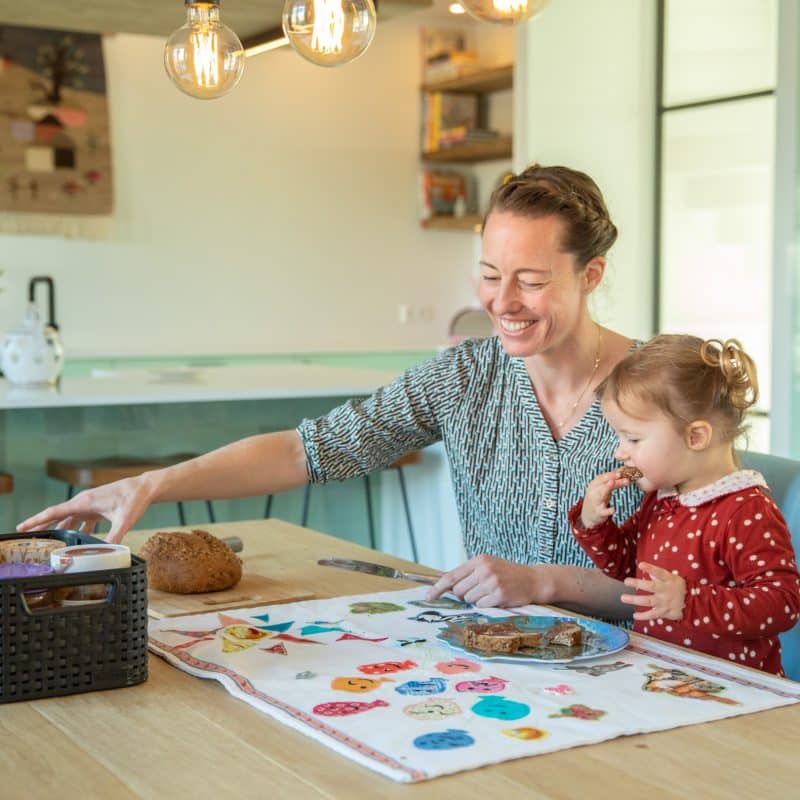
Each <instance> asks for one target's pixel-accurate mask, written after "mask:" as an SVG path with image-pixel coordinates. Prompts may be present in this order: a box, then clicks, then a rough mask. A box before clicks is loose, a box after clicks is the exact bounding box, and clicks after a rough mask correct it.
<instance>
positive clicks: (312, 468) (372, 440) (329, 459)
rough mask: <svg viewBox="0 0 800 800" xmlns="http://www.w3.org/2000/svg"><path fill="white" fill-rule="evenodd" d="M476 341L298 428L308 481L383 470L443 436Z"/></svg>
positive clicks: (469, 367) (470, 371)
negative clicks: (303, 449)
mask: <svg viewBox="0 0 800 800" xmlns="http://www.w3.org/2000/svg"><path fill="white" fill-rule="evenodd" d="M479 345H480V342H478V341H476V340H472V341H467V342H464V343H463V344H462V345H459V346H458V347H454V348H450V349H448V350H446V351H444V352H443V353H441V354H440V355H439V356H437V357H435V358H432V359H430V360H429V361H425V362H423V363H422V364H419V365H417V366H415V367H412V368H411V369H409V370H407V371H406V372H404V373H403V374H402V375H400V376H399V377H398V378H396V379H395V380H394V381H392V383H390V384H387V385H386V386H383V387H381V388H380V389H378V390H377V391H376V392H375V393H374V394H373V395H371V396H370V397H367V398H366V399H363V400H349V401H347V402H346V403H343V404H342V405H340V406H338V407H336V408H334V409H333V410H332V411H330V412H329V413H328V414H326V415H324V416H322V417H318V418H316V419H304V420H303V421H302V422H301V423H300V425H299V426H298V428H297V432H298V433H299V435H300V438H301V440H302V442H303V447H304V448H305V454H306V464H307V469H308V478H309V480H310V481H311V482H312V483H326V482H327V481H331V480H337V481H340V480H347V479H349V478H354V477H358V476H360V475H365V474H367V473H369V472H371V471H373V470H377V469H382V468H384V467H386V466H388V465H389V464H391V463H392V462H393V461H395V460H397V459H398V458H399V457H400V456H402V455H403V454H405V453H407V452H409V451H410V450H415V449H417V448H420V447H426V446H427V445H429V444H433V443H434V442H437V441H439V440H440V439H441V436H442V434H441V431H442V425H443V422H444V420H445V419H446V418H447V417H448V416H449V415H451V414H453V413H456V412H457V410H458V408H459V404H460V402H461V399H462V398H463V397H464V395H465V394H466V390H467V388H468V386H469V382H470V380H471V376H472V375H473V373H474V369H473V368H472V365H473V364H474V362H475V359H476V357H477V356H476V353H475V348H476V347H477V346H479Z"/></svg>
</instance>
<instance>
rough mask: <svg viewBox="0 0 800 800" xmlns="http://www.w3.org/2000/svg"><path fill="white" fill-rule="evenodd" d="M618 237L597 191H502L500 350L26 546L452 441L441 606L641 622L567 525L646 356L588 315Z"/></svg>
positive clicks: (633, 496) (488, 238)
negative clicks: (620, 369) (607, 386)
mask: <svg viewBox="0 0 800 800" xmlns="http://www.w3.org/2000/svg"><path fill="white" fill-rule="evenodd" d="M616 236H617V230H616V228H615V227H614V225H613V223H612V222H611V220H610V218H609V215H608V211H607V209H606V206H605V202H604V200H603V197H602V194H601V193H600V190H599V189H598V188H597V186H596V184H595V183H594V181H592V179H591V178H589V177H588V176H587V175H585V174H583V173H581V172H577V171H575V170H571V169H568V168H566V167H541V166H538V165H534V166H532V167H529V168H528V169H526V170H525V171H524V172H522V173H521V174H520V175H517V176H515V177H514V178H512V179H511V180H510V181H508V182H507V183H505V184H504V185H503V186H501V187H499V188H498V189H497V190H496V191H495V192H494V194H493V195H492V198H491V201H490V207H489V212H488V213H487V216H486V220H485V223H484V229H483V247H482V255H481V264H480V268H481V280H480V290H479V295H480V300H481V304H482V305H483V307H484V308H485V309H486V311H487V312H488V314H489V315H490V317H491V318H492V321H493V323H494V326H495V328H496V330H497V332H498V336H497V337H492V338H490V339H484V340H472V341H467V342H465V343H463V344H462V345H460V346H458V347H455V348H452V349H450V350H448V351H446V352H444V353H442V354H441V355H440V356H438V357H437V358H434V359H432V360H430V361H427V362H425V363H423V364H421V365H419V366H417V367H414V368H412V369H410V370H408V371H407V372H405V373H404V374H403V375H401V376H400V377H399V378H398V379H397V380H395V381H394V382H392V383H391V384H389V385H388V386H385V387H383V388H382V389H379V390H378V391H377V392H376V393H375V394H374V395H373V396H372V397H370V398H368V399H367V400H365V401H363V402H355V401H350V402H348V403H345V404H344V405H342V406H339V407H338V408H335V409H334V410H333V411H331V412H330V413H329V414H327V415H326V416H324V417H321V418H319V419H316V420H308V419H306V420H303V421H302V423H301V424H300V425H299V427H298V428H297V430H294V431H281V432H278V433H270V434H264V435H261V436H253V437H250V438H247V439H243V440H240V441H238V442H234V443H233V444H230V445H227V446H226V447H222V448H220V449H219V450H215V451H213V452H211V453H208V454H206V455H204V456H201V457H199V458H197V459H194V460H192V461H188V462H184V463H182V464H178V465H176V466H173V467H169V468H167V469H163V470H158V471H154V472H149V473H145V474H144V475H141V476H139V477H136V478H130V479H127V480H124V481H119V482H118V483H113V484H108V485H106V486H102V487H99V488H97V489H91V490H88V491H85V492H82V493H80V494H78V495H76V496H75V497H74V498H73V499H71V500H69V501H68V502H66V503H61V504H59V505H56V506H53V507H51V508H48V509H46V510H44V511H42V512H41V513H39V514H36V515H35V516H33V517H31V518H30V519H28V520H26V521H25V522H24V523H22V524H21V525H20V526H19V530H22V531H31V530H36V529H44V528H47V527H52V526H53V525H54V524H58V525H59V527H67V528H74V527H76V526H77V525H78V524H79V523H80V522H87V523H88V524H89V525H90V526H92V525H94V524H95V523H96V521H97V520H99V519H100V518H101V517H105V518H107V519H109V520H110V521H111V530H110V533H109V535H108V537H107V538H108V540H109V541H119V540H120V539H121V538H122V537H123V536H124V534H125V533H126V531H127V530H128V529H129V528H130V527H131V526H132V525H133V524H135V522H136V521H137V520H138V519H139V517H140V516H141V515H142V514H143V513H144V511H145V509H146V508H147V506H148V505H150V504H151V503H156V502H174V501H176V500H178V499H183V500H197V499H205V498H230V497H245V496H249V495H263V494H275V493H276V492H281V491H284V490H287V489H292V488H295V487H298V486H301V485H303V484H304V483H306V482H308V481H312V482H318V483H321V482H325V481H328V480H344V479H347V478H353V477H356V476H358V475H363V474H364V473H366V472H369V471H371V470H375V469H381V468H383V467H385V466H387V465H389V464H390V463H392V462H393V461H394V460H396V459H397V458H398V457H399V456H401V455H402V454H403V453H405V452H407V451H409V450H412V449H416V448H420V447H424V446H426V445H429V444H431V443H433V442H436V441H440V440H441V441H443V442H444V445H445V448H446V450H447V453H448V457H449V460H450V471H451V475H452V479H453V483H454V488H455V493H456V500H457V504H458V509H459V515H460V518H461V524H462V529H463V532H464V542H465V546H466V550H467V553H468V555H469V556H470V559H469V561H467V562H466V563H465V564H462V565H461V566H459V567H457V568H456V569H454V570H451V571H450V572H448V573H446V574H444V575H443V576H442V578H441V579H440V580H439V581H438V583H436V585H435V586H433V587H432V589H431V592H430V597H431V598H433V597H436V596H438V595H440V594H441V593H443V592H445V591H448V590H452V591H453V592H455V593H456V594H457V595H459V596H461V597H463V598H464V599H466V600H468V601H470V602H473V603H476V604H477V605H479V606H517V605H524V604H526V603H531V602H536V603H558V604H560V605H566V606H569V607H571V608H575V609H577V610H582V611H587V612H589V613H595V614H601V615H605V616H615V615H629V613H630V612H629V610H627V609H626V608H625V607H624V606H623V604H622V603H621V602H620V600H619V598H620V595H621V594H622V593H623V588H622V585H621V584H620V583H618V582H617V581H612V580H611V579H609V578H607V577H605V576H604V575H603V574H602V573H600V572H599V571H597V570H595V569H592V568H590V567H591V561H590V560H589V559H588V558H587V557H586V556H585V555H584V554H583V552H582V551H581V549H580V547H579V546H578V545H577V544H576V543H575V541H574V539H573V537H572V534H571V532H570V529H569V524H568V522H567V512H568V511H569V509H570V507H571V506H572V505H573V504H574V503H575V502H577V500H579V499H580V497H581V496H582V492H583V489H584V487H585V486H586V484H588V482H589V481H590V480H591V478H592V477H594V475H596V474H598V473H600V472H607V471H609V470H611V469H613V468H614V467H615V466H617V462H616V461H615V460H614V457H613V453H614V449H615V447H616V439H615V437H614V433H613V431H612V430H611V428H610V427H609V425H608V423H607V422H606V421H605V420H604V419H603V416H602V414H601V413H600V409H599V406H598V403H597V402H596V401H595V400H594V396H593V393H594V389H595V387H596V386H597V385H598V384H599V383H600V381H601V380H602V379H603V378H604V377H605V376H606V375H607V374H608V373H609V372H610V370H611V369H612V367H613V366H614V365H615V364H616V363H617V362H618V361H620V360H621V359H622V358H623V357H624V356H625V354H626V353H627V352H628V351H629V350H630V348H631V347H632V345H633V343H632V341H631V340H630V339H627V338H625V337H623V336H621V335H619V334H617V333H614V332H613V331H610V330H607V329H604V328H601V327H600V326H599V325H597V324H596V323H595V322H594V321H593V320H592V318H591V316H590V315H589V310H588V298H589V295H590V294H591V293H592V292H593V291H594V290H595V288H596V287H597V286H598V284H599V283H600V281H601V280H602V278H603V274H604V272H605V266H606V261H605V255H606V253H607V251H608V250H609V248H610V247H611V245H612V244H613V243H614V241H615V239H616ZM640 499H641V498H640V494H639V491H638V489H637V488H636V487H628V488H627V489H625V490H622V491H620V492H619V493H618V498H617V502H618V509H617V510H618V513H619V515H620V517H621V518H623V519H624V518H627V517H628V516H630V514H631V513H632V512H633V510H634V509H635V508H636V506H637V505H638V502H639V500H640Z"/></svg>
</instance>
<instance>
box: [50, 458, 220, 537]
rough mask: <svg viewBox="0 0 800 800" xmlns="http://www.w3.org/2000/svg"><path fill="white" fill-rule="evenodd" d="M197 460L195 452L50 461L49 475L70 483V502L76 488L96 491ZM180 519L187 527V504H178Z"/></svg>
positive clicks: (211, 517)
mask: <svg viewBox="0 0 800 800" xmlns="http://www.w3.org/2000/svg"><path fill="white" fill-rule="evenodd" d="M191 458H195V455H194V454H193V453H176V454H175V455H171V456H159V457H157V458H140V457H138V456H110V457H108V458H91V459H83V460H78V461H72V460H68V459H58V458H48V459H47V467H46V470H47V474H48V475H49V476H50V477H51V478H55V479H56V480H57V481H63V482H64V483H66V484H67V500H69V499H70V497H72V495H73V494H74V493H75V487H79V488H81V489H92V488H94V487H95V486H103V485H104V484H106V483H113V482H114V481H119V480H122V479H123V478H134V477H136V476H137V475H141V474H142V473H143V472H148V471H150V470H152V469H161V468H162V467H171V466H172V465H173V464H180V463H181V462H182V461H188V460H189V459H191ZM176 505H177V507H178V519H179V520H180V524H181V525H185V524H186V514H185V512H184V508H183V502H181V501H180V500H179V501H178V502H177V504H176ZM206 509H208V520H209V522H215V521H216V520H215V518H214V507H213V506H212V505H211V501H210V500H206Z"/></svg>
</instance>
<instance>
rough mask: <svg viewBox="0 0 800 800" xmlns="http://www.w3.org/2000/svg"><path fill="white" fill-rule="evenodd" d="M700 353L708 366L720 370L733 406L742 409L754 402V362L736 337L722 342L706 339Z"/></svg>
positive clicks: (755, 381) (755, 392)
mask: <svg viewBox="0 0 800 800" xmlns="http://www.w3.org/2000/svg"><path fill="white" fill-rule="evenodd" d="M700 355H701V356H702V358H703V361H704V362H705V363H706V364H708V366H710V367H716V368H718V369H719V370H720V371H721V372H722V375H723V377H724V378H725V383H726V384H727V387H728V398H729V399H730V402H731V405H733V406H734V408H738V409H742V410H744V409H745V408H749V407H750V406H752V405H753V404H754V403H755V402H756V399H757V398H758V379H757V378H756V366H755V362H754V361H753V359H752V358H750V356H749V355H748V354H747V353H746V352H745V350H744V348H743V347H742V344H741V342H740V341H739V340H738V339H725V341H724V342H723V341H722V340H720V339H708V340H706V341H705V342H703V346H702V349H701V352H700Z"/></svg>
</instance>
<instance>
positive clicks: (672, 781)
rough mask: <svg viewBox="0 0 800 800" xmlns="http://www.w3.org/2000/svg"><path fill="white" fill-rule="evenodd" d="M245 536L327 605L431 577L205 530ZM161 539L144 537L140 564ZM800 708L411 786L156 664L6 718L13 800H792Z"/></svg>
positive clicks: (282, 537) (0, 768) (296, 535)
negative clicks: (138, 678)
mask: <svg viewBox="0 0 800 800" xmlns="http://www.w3.org/2000/svg"><path fill="white" fill-rule="evenodd" d="M204 528H205V529H207V530H209V531H210V532H212V533H213V534H215V535H217V536H220V537H226V536H238V537H240V538H241V539H242V541H243V543H244V549H243V551H242V553H241V554H240V555H241V557H242V560H243V562H244V569H245V571H246V572H247V573H258V574H261V575H264V576H267V577H269V578H272V579H274V581H275V582H276V586H280V587H281V589H282V591H283V592H284V593H285V592H286V589H287V588H290V589H292V590H296V592H297V593H298V594H304V593H308V594H313V596H314V597H315V598H326V597H335V596H342V595H352V594H365V593H370V592H386V591H391V590H392V589H395V588H396V589H404V588H409V587H410V586H412V585H413V584H410V583H407V582H404V581H397V580H393V579H388V578H379V577H375V576H371V575H365V574H361V573H355V572H347V571H342V570H338V569H333V568H330V567H322V566H318V565H317V559H319V558H322V557H327V556H339V557H345V558H358V559H364V560H373V561H374V560H379V561H380V562H382V563H385V564H390V565H393V566H397V567H400V568H406V569H415V570H416V571H424V569H423V568H421V567H419V565H413V564H411V563H410V562H407V561H404V560H401V559H398V558H394V557H392V556H390V555H387V554H384V553H378V552H375V551H372V550H369V549H368V548H364V547H361V546H359V545H356V544H352V543H350V542H346V541H343V540H340V539H336V538H333V537H331V536H327V535H325V534H321V533H317V532H314V531H311V530H308V529H305V528H300V527H298V526H296V525H292V524H289V523H287V522H283V521H280V520H276V519H271V520H259V521H252V522H236V523H229V524H218V525H208V526H204ZM151 533H152V531H133V532H131V533H129V534H128V536H127V537H126V540H125V541H126V543H127V544H129V545H130V546H131V548H132V549H133V550H134V552H135V551H136V550H137V549H138V548H139V547H140V546H141V544H142V543H143V542H144V541H145V539H146V538H147V537H148V536H149V535H150V534H151ZM799 748H800V704H797V705H791V706H785V707H782V708H777V709H774V710H770V711H764V712H759V713H754V714H747V715H743V716H739V717H733V718H729V719H724V720H720V721H716V722H710V723H706V724H699V725H691V726H687V727H681V728H674V729H671V730H667V731H661V732H658V733H648V734H639V735H634V736H627V737H621V738H617V739H613V740H611V741H605V742H602V743H599V744H592V745H589V746H584V747H574V748H571V749H567V750H561V751H558V752H555V753H549V754H543V755H539V756H535V757H531V758H523V759H517V760H511V761H506V762H503V763H501V764H497V765H493V766H487V767H483V768H480V769H473V770H469V771H466V772H460V773H456V774H453V775H448V776H444V777H440V778H436V779H433V780H429V781H423V782H421V783H415V784H401V783H396V782H394V781H392V780H390V779H388V778H385V777H383V776H381V775H379V774H377V773H374V772H372V771H371V770H369V769H366V768H364V767H361V766H359V765H358V764H356V763H354V762H352V761H350V760H348V759H346V758H343V757H342V756H340V755H337V753H335V752H334V751H333V750H330V749H328V748H327V747H325V746H323V745H321V744H319V743H318V742H316V741H314V740H313V739H311V738H309V737H307V736H304V735H303V734H301V733H299V732H297V731H295V730H293V729H291V728H289V727H287V726H286V725H283V724H281V723H280V722H278V721H276V720H275V719H272V718H270V717H268V716H266V715H265V714H263V713H260V712H259V711H257V710H256V709H254V708H253V707H251V706H250V705H248V704H247V703H244V702H241V701H240V700H237V699H236V698H234V697H233V696H231V695H230V694H229V693H228V692H227V691H225V689H224V688H223V687H222V686H220V685H219V684H218V683H217V682H216V681H211V680H202V679H199V678H196V677H193V676H191V675H189V674H187V673H185V672H182V671H181V670H179V669H176V668H175V667H173V666H170V665H169V664H168V663H167V662H166V661H164V660H162V659H161V658H159V657H157V656H155V655H152V654H151V656H150V662H149V677H148V680H147V681H146V682H145V683H143V684H140V685H138V686H133V687H129V688H123V689H115V690H111V691H97V692H88V693H85V694H75V695H70V696H66V697H57V698H50V699H46V700H36V701H28V702H18V703H9V704H5V705H0V776H1V777H0V797H2V798H9V800H17V799H18V798H25V800H39V798H41V799H42V800H45V798H46V799H47V800H53V798H81V799H82V800H86V799H87V798H113V800H128V799H130V800H133V798H169V799H170V800H176V799H178V798H220V799H222V798H237V800H248V798H267V797H269V798H401V797H402V798H437V800H446V799H447V798H453V800H468V798H480V800H487V799H488V798H503V799H504V800H512V799H513V798H548V799H552V800H556V798H587V800H591V798H599V797H603V798H605V797H613V798H616V799H618V800H620V799H622V800H624V798H631V799H632V800H633V799H634V798H635V800H653V798H679V797H680V798H693V799H696V800H700V799H702V800H713V798H720V800H722V798H724V799H725V800H730V798H731V797H735V798H737V800H742V798H776V799H782V798H789V797H797V796H798V793H800V766H798V765H799V764H800V758H798V749H799Z"/></svg>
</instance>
